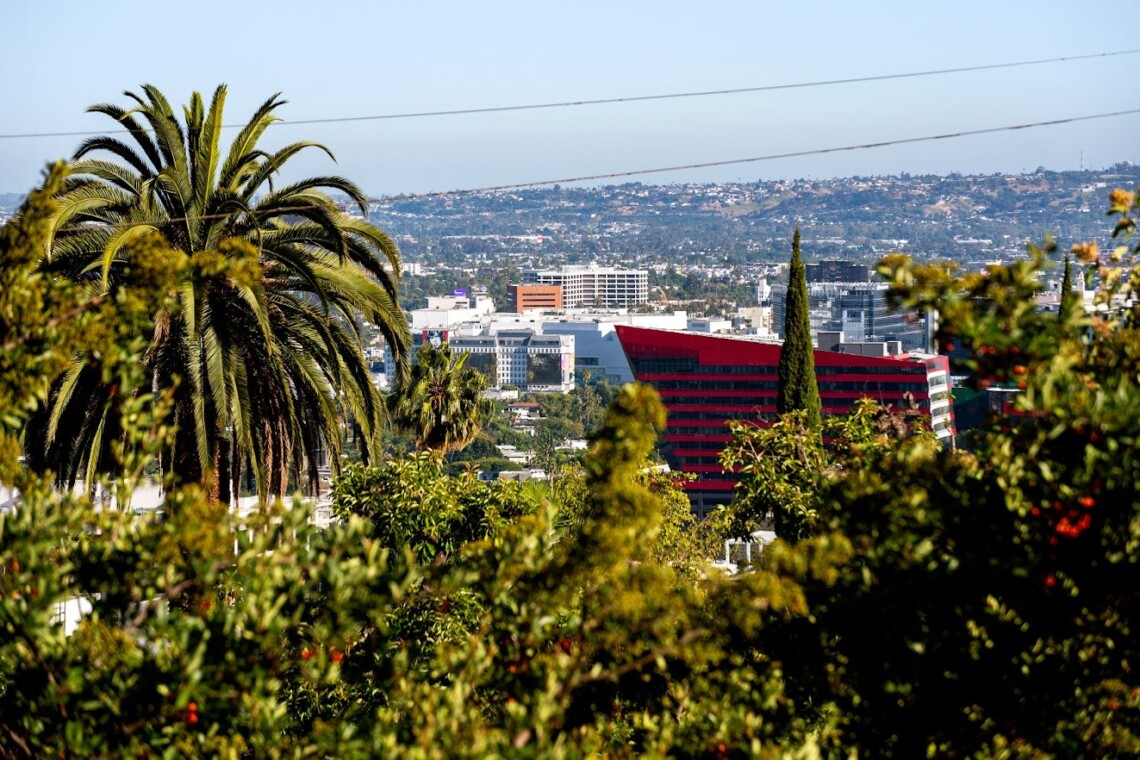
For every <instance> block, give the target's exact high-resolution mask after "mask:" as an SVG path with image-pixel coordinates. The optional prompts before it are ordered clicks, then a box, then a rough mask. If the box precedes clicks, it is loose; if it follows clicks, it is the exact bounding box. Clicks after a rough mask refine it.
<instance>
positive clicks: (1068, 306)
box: [1059, 253, 1074, 322]
mask: <svg viewBox="0 0 1140 760" xmlns="http://www.w3.org/2000/svg"><path fill="white" fill-rule="evenodd" d="M1073 302H1074V298H1073V262H1072V258H1071V257H1070V256H1069V254H1067V253H1066V254H1065V276H1064V278H1062V279H1061V303H1060V308H1059V311H1060V318H1061V321H1062V322H1064V321H1066V320H1067V319H1068V318H1069V316H1070V315H1071V314H1072V313H1073Z"/></svg>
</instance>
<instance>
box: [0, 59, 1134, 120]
mask: <svg viewBox="0 0 1140 760" xmlns="http://www.w3.org/2000/svg"><path fill="white" fill-rule="evenodd" d="M1136 53H1140V48H1134V49H1131V50H1114V51H1108V52H1104V53H1088V54H1086V55H1070V56H1060V57H1056V58H1038V59H1034V60H1028V61H1009V62H1006V63H987V64H980V65H977V66H957V67H954V68H948V69H928V70H925V71H910V72H905V73H896V74H876V75H872V76H865V77H848V78H844V79H821V80H816V81H811V82H792V83H786V84H771V85H759V86H755V87H734V88H726V89H717V90H693V91H690V92H671V93H664V94H655V95H632V96H627V97H619V98H594V99H588V100H563V101H556V102H550V103H526V104H521V105H508V106H485V107H480V108H449V109H443V110H438V111H408V112H404V113H389V114H378V115H375V116H333V117H327V118H315V119H282V120H280V121H277V122H274V123H275V124H278V125H286V126H289V125H296V124H341V123H348V122H356V121H392V120H396V119H420V118H428V117H439V116H469V115H474V114H488V113H508V112H512V111H537V110H543V109H551V108H569V107H575V106H596V105H611V104H615V103H642V102H647V101H653V100H676V99H679V98H703V97H709V96H714V95H743V94H746V93H754V92H775V91H779V90H798V89H805V88H809V87H830V86H836V85H845V84H861V83H865V82H884V81H890V80H894V79H914V78H917V77H930V76H942V75H946V74H964V73H967V72H971V71H993V70H996V69H1011V68H1017V67H1022V66H1039V65H1042V64H1047V63H1066V62H1070V61H1083V60H1089V59H1093V58H1113V57H1116V56H1123V55H1134V54H1136ZM243 126H245V125H244V124H225V125H223V126H222V129H238V128H240V127H243ZM103 134H106V131H105V130H104V131H77V132H24V133H13V134H0V140H18V139H26V138H35V137H89V136H93V135H103Z"/></svg>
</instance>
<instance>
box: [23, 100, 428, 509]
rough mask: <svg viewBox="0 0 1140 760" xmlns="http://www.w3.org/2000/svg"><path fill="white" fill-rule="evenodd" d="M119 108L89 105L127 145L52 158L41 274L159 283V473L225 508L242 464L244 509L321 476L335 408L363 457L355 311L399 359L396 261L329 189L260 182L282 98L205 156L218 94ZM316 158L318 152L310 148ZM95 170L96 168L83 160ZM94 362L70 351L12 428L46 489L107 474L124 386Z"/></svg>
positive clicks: (342, 189)
mask: <svg viewBox="0 0 1140 760" xmlns="http://www.w3.org/2000/svg"><path fill="white" fill-rule="evenodd" d="M126 95H127V97H128V98H130V99H131V100H132V101H134V104H135V107H134V108H132V109H130V110H128V109H125V108H122V107H119V106H115V105H109V104H100V105H96V106H92V108H91V110H92V111H94V112H96V113H101V114H105V115H107V116H110V117H111V118H113V119H114V120H115V121H116V122H118V124H119V125H120V126H124V127H126V128H127V131H128V134H129V136H130V138H131V140H130V141H125V140H121V139H118V138H114V137H93V138H90V139H88V140H87V141H85V142H84V143H83V144H82V145H81V146H80V147H79V149H78V150H77V151H76V153H75V157H74V158H73V159H72V161H71V162H69V164H68V170H67V171H68V174H67V176H66V177H65V178H64V179H63V180H62V185H61V186H60V187H59V189H58V190H57V191H56V193H55V200H56V208H55V212H54V213H53V215H52V218H51V226H50V228H49V233H50V242H48V243H47V245H46V246H45V251H46V256H45V258H44V261H43V264H42V267H43V269H44V270H45V272H47V273H49V275H50V276H52V277H58V278H64V279H67V280H70V281H72V282H74V283H75V284H76V286H77V287H78V289H79V290H80V291H81V292H83V293H84V297H87V298H100V297H102V298H115V297H117V296H116V294H117V293H118V292H119V291H122V290H127V291H130V290H132V289H141V290H146V289H148V288H149V287H151V283H149V282H148V281H147V279H146V275H147V270H148V269H152V268H154V267H155V266H156V265H158V266H162V267H165V268H167V269H168V270H169V271H170V272H172V273H174V274H176V277H175V278H174V280H173V281H172V282H170V283H168V288H169V293H170V296H171V298H170V299H169V302H168V303H164V304H163V305H162V306H161V307H160V308H157V309H155V310H154V311H153V312H152V313H151V314H150V315H148V316H149V317H150V318H151V319H152V320H153V326H152V327H151V328H150V329H149V330H148V331H147V333H146V335H145V340H146V344H147V346H146V351H145V353H144V355H143V361H144V362H145V366H146V370H147V372H146V374H147V375H148V377H147V382H146V386H147V387H151V388H155V389H160V390H171V391H172V392H173V398H174V404H173V420H172V422H173V424H174V425H175V426H176V430H177V432H176V435H175V438H174V440H173V441H172V443H171V444H170V445H168V447H167V449H166V450H165V451H164V452H163V454H162V456H161V462H162V466H163V469H164V470H165V471H166V472H168V473H170V474H172V475H174V476H177V478H178V479H179V480H180V481H182V482H186V483H203V484H206V485H207V486H208V492H209V494H210V496H211V498H216V499H219V500H221V501H224V502H228V501H229V494H230V493H231V491H233V490H236V488H237V487H238V486H239V484H240V482H241V479H242V474H243V468H249V470H250V471H251V473H252V475H253V478H254V480H255V481H256V483H257V486H258V492H259V494H261V496H262V497H265V496H267V495H269V494H276V495H279V494H281V493H284V492H285V490H286V489H287V488H288V487H289V486H290V484H294V485H300V484H301V481H302V478H305V479H306V480H307V482H308V483H309V484H310V487H315V483H316V480H317V476H316V468H317V460H318V456H319V455H320V454H321V453H322V452H327V453H328V454H329V455H330V459H331V463H332V465H333V467H334V468H335V467H337V466H338V453H339V451H340V446H341V430H340V417H341V413H342V410H343V411H344V412H345V413H347V414H350V415H351V417H352V420H353V423H354V424H355V425H356V426H357V427H358V428H360V429H361V430H362V431H363V433H364V440H363V443H364V447H363V454H364V456H366V457H367V456H368V455H369V454H370V453H371V452H372V449H373V448H374V443H375V441H374V437H375V436H376V434H377V433H378V431H379V427H380V420H381V416H382V406H381V404H380V399H379V396H378V394H377V392H376V391H375V389H374V388H373V386H372V383H371V377H370V375H369V373H368V368H367V365H366V364H365V361H364V357H363V353H362V352H361V349H360V344H359V334H358V332H357V327H356V324H355V320H356V319H357V315H358V314H360V313H362V314H363V315H364V316H365V318H366V319H368V320H369V321H370V322H371V323H372V324H374V325H376V326H377V327H378V329H379V330H380V332H381V333H382V334H383V335H384V337H385V339H386V340H387V342H388V344H389V345H390V346H391V348H392V350H393V353H394V354H395V355H396V356H397V358H402V357H403V356H404V354H405V353H406V348H407V346H408V343H409V336H408V329H407V326H406V323H405V322H404V319H403V314H402V313H401V312H400V310H399V307H398V305H397V301H396V281H397V278H398V276H399V267H400V261H399V255H398V252H397V250H396V247H395V245H394V244H393V243H392V241H391V240H390V239H389V238H388V237H387V236H386V235H385V234H384V233H383V232H382V231H380V230H379V229H378V228H376V227H374V226H373V225H371V224H369V223H368V222H366V221H364V220H363V219H360V218H359V217H353V216H350V215H348V214H346V213H344V212H342V211H341V210H340V209H339V207H338V206H337V203H336V202H335V201H334V200H333V199H332V198H331V197H330V196H329V195H328V194H327V192H326V191H328V190H331V191H335V192H338V193H344V194H346V195H348V196H349V198H350V199H352V200H353V201H355V202H356V203H357V204H358V205H359V206H360V208H361V210H362V212H366V210H367V209H366V206H365V205H364V195H363V194H362V193H361V192H360V190H359V189H358V188H356V187H355V186H354V185H352V184H351V183H349V182H348V181H347V180H344V179H341V178H339V177H315V178H311V179H304V180H300V181H298V182H294V183H292V184H288V185H285V186H283V187H277V188H274V187H273V180H274V178H275V175H276V174H277V173H278V172H279V171H280V170H281V169H282V168H283V166H284V165H285V164H286V163H287V162H288V161H289V160H290V159H291V158H292V157H294V156H295V155H297V154H298V153H300V152H301V151H303V150H305V149H307V148H317V149H319V150H325V149H324V148H323V147H321V146H319V145H316V144H313V143H305V142H298V143H293V144H291V145H288V146H286V147H284V148H281V149H279V150H277V151H275V152H267V151H266V150H265V149H264V148H261V147H259V145H258V143H259V141H260V139H261V137H262V135H263V133H264V132H265V130H266V129H267V128H268V127H269V126H270V125H271V124H272V123H273V122H274V121H276V116H274V112H275V111H276V109H277V108H278V107H279V106H281V105H282V104H283V103H284V101H282V100H281V99H280V98H279V97H277V96H274V97H272V98H270V99H268V100H266V101H265V103H263V104H262V105H261V106H260V107H259V108H258V109H257V111H256V112H255V113H254V115H253V117H252V118H251V119H250V121H249V122H248V123H247V124H246V125H245V126H244V127H243V128H242V129H241V130H240V131H239V132H238V134H237V136H236V137H235V138H234V140H233V142H232V143H231V144H230V147H229V150H228V151H223V150H222V149H221V146H220V137H221V128H222V118H223V106H224V103H225V97H226V88H225V87H224V86H221V87H219V88H218V89H217V90H216V91H215V92H214V95H213V98H212V99H211V101H210V103H209V105H208V106H207V105H205V103H204V102H203V99H202V98H201V96H200V95H199V94H197V93H195V94H194V95H193V96H192V97H191V100H190V103H189V104H188V105H187V106H186V107H185V108H184V114H183V117H184V118H183V120H182V122H179V120H178V118H177V117H176V115H175V113H174V111H173V110H172V108H171V106H170V104H169V103H168V102H167V100H166V98H165V97H164V96H163V95H162V93H161V92H159V91H158V90H157V89H156V88H154V87H152V86H149V85H147V86H144V87H143V94H142V95H137V94H135V93H130V92H128V93H126ZM325 152H326V153H327V152H328V151H327V150H325ZM101 154H102V155H106V156H107V158H99V157H98V156H100V155H101ZM98 360H99V358H98V357H92V356H90V355H86V354H80V355H78V356H77V357H76V358H75V359H74V361H73V362H72V363H71V365H70V367H69V368H68V369H67V371H66V373H65V374H64V375H63V376H62V377H61V378H60V379H59V380H58V381H57V382H56V383H55V384H54V385H53V389H52V394H51V396H50V399H49V403H47V404H46V405H45V406H44V408H43V409H42V410H41V411H40V412H39V413H38V414H37V415H36V416H35V418H34V419H33V421H32V424H31V428H30V430H29V439H28V446H27V454H28V457H29V464H31V465H32V466H33V467H34V468H35V469H37V470H39V471H46V470H48V469H53V470H54V471H55V473H56V475H57V477H58V479H59V480H60V482H61V483H71V482H73V481H74V480H75V479H76V477H77V476H78V475H79V474H80V473H83V472H84V471H86V479H87V481H88V483H91V481H92V478H91V475H92V474H94V473H95V472H98V471H107V470H108V467H107V463H106V459H107V452H108V450H109V448H110V447H111V445H112V439H111V438H110V437H108V436H106V435H105V434H104V433H105V431H106V430H107V421H108V420H107V417H106V416H105V410H106V408H107V399H109V398H111V397H113V396H114V395H115V394H116V393H120V392H126V391H127V390H128V389H123V388H118V387H116V386H115V385H114V384H112V383H110V382H108V381H107V379H106V378H104V377H103V376H102V375H101V374H100V371H99V369H98V366H97V364H98Z"/></svg>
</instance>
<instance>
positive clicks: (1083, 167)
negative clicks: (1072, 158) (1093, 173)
mask: <svg viewBox="0 0 1140 760" xmlns="http://www.w3.org/2000/svg"><path fill="white" fill-rule="evenodd" d="M1084 170H1085V152H1084V151H1083V150H1082V151H1081V171H1084Z"/></svg>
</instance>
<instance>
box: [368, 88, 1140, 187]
mask: <svg viewBox="0 0 1140 760" xmlns="http://www.w3.org/2000/svg"><path fill="white" fill-rule="evenodd" d="M1132 114H1140V108H1133V109H1130V110H1127V111H1113V112H1111V113H1098V114H1090V115H1088V116H1071V117H1069V118H1067V119H1050V120H1049V121H1036V122H1031V123H1028V124H1013V125H1010V126H1005V127H988V128H985V129H970V130H963V131H961V132H947V133H945V134H940V135H925V136H923V137H904V138H900V139H897V140H882V141H879V142H870V143H859V144H856V145H842V146H839V147H834V148H814V149H811V150H797V151H790V152H788V153H769V154H767V155H764V156H751V157H749V158H731V159H727V160H724V161H703V162H700V163H694V164H678V165H676V166H662V167H657V168H653V169H634V170H632V171H621V172H608V173H605V174H586V175H582V176H578V177H563V178H562V179H546V180H536V181H533V182H516V183H511V184H504V185H487V186H485V187H476V188H468V189H464V190H442V191H439V192H435V193H410V194H406V195H392V196H384V197H382V198H369V199H368V200H369V201H370V202H373V203H383V202H391V201H404V200H417V199H420V198H439V197H446V196H457V195H470V194H472V193H489V192H495V191H497V190H519V189H522V188H526V187H540V186H542V185H561V184H571V183H575V182H590V181H593V180H602V179H619V178H622V177H636V176H641V175H644V174H660V173H662V172H675V171H685V170H687V169H707V168H709V167H716V166H733V165H735V164H753V163H758V162H761V161H775V160H778V159H781V158H800V157H803V156H821V155H825V154H827V153H844V152H848V151H857V150H870V149H872V148H886V147H889V146H892V145H907V144H910V143H920V142H933V141H934V140H951V139H954V138H957V137H970V136H973V135H988V134H994V133H996V132H1014V131H1017V130H1021V129H1033V128H1035V127H1051V126H1056V125H1058V124H1072V123H1074V122H1079V121H1092V120H1094V119H1110V118H1114V117H1117V116H1129V115H1132Z"/></svg>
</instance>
